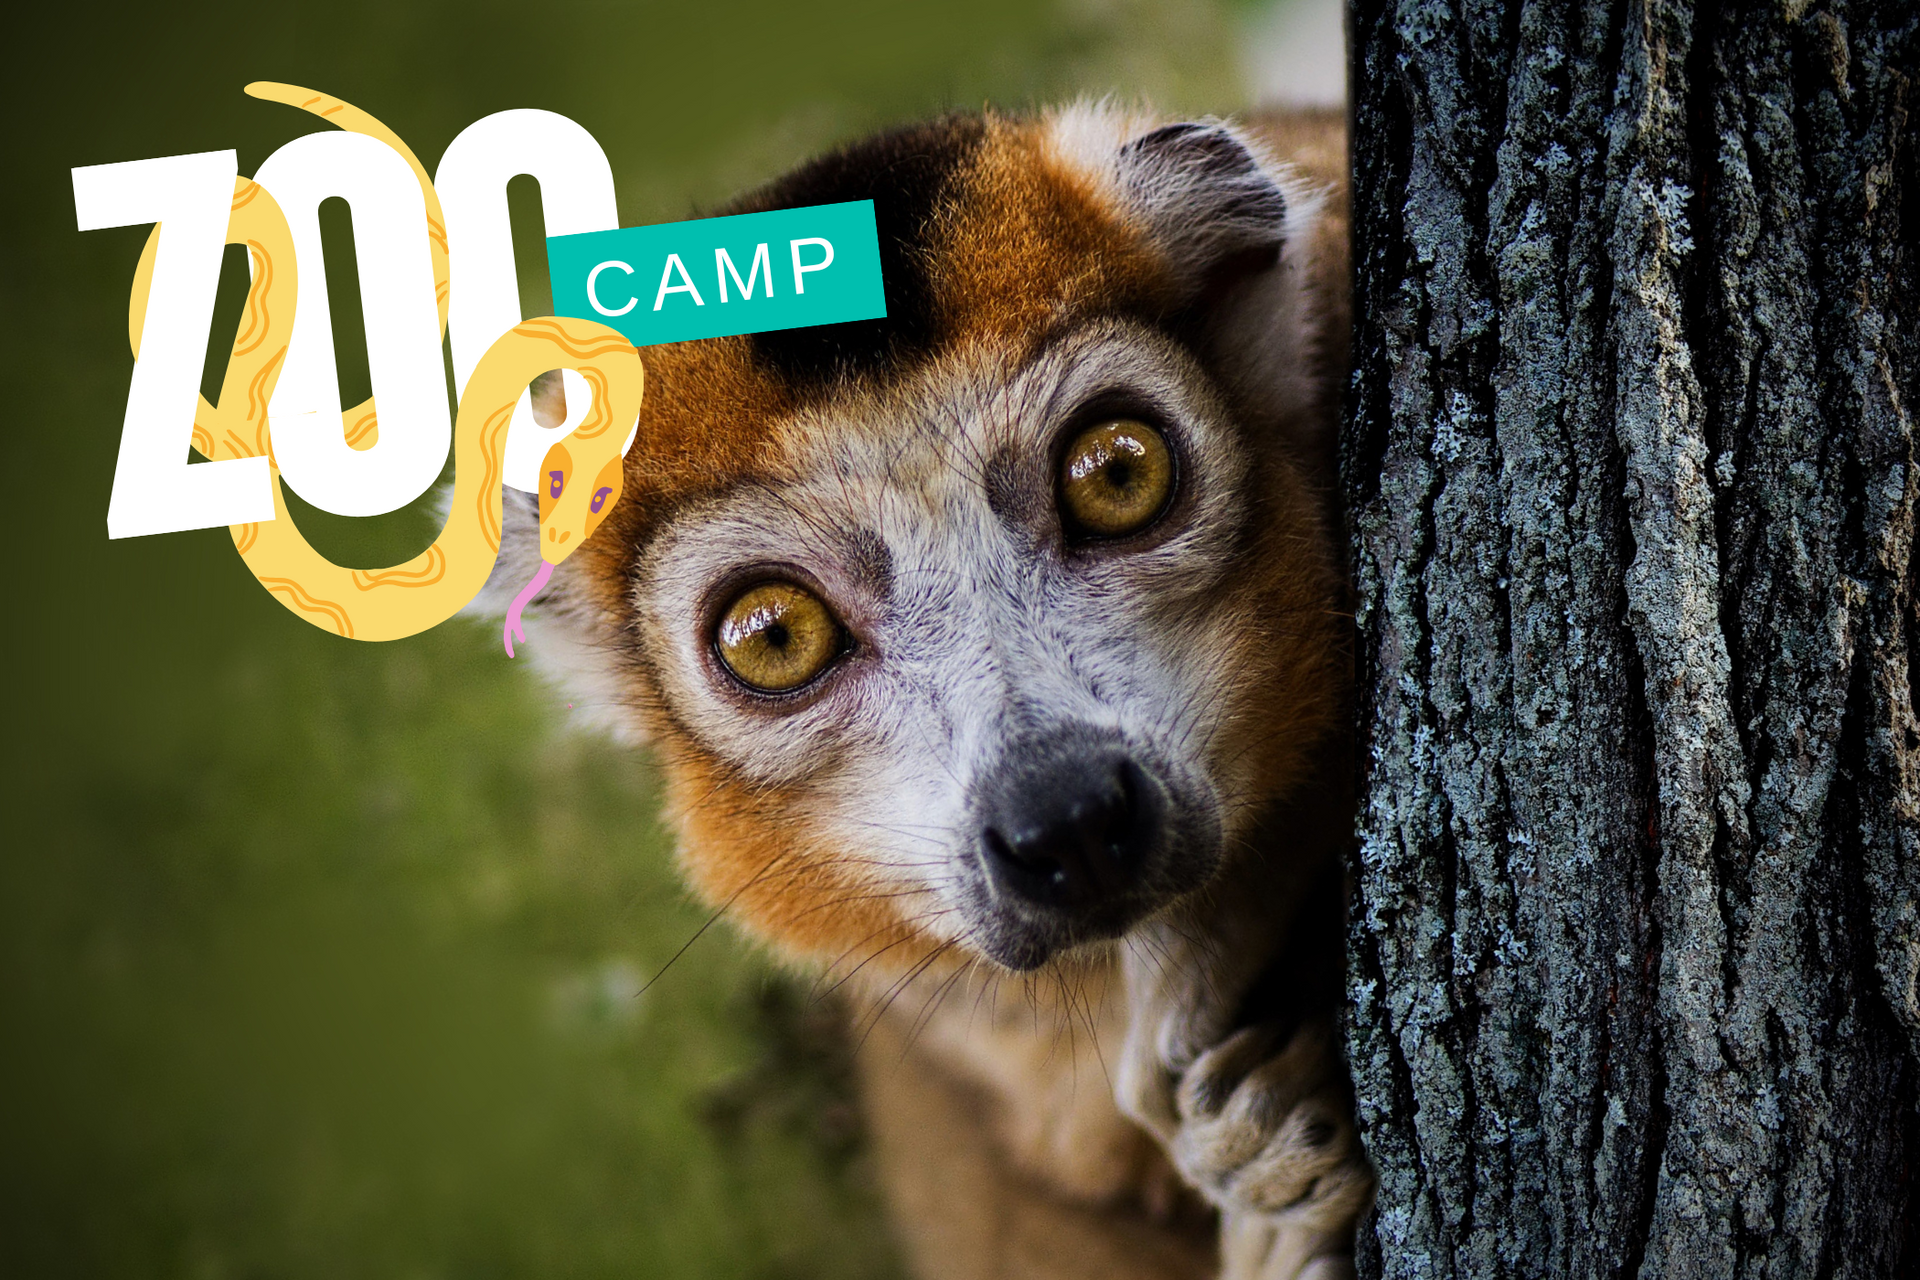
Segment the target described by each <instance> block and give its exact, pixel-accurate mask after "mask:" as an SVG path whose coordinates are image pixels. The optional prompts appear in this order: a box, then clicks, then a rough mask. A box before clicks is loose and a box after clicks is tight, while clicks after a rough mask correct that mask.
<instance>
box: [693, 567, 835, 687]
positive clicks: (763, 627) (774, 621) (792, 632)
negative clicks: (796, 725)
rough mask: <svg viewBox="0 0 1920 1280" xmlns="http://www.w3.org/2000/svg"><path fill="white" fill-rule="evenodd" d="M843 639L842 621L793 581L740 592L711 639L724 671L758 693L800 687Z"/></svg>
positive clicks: (821, 667)
mask: <svg viewBox="0 0 1920 1280" xmlns="http://www.w3.org/2000/svg"><path fill="white" fill-rule="evenodd" d="M841 640H842V632H841V629H840V624H839V622H838V621H837V620H836V619H835V618H834V616H833V614H832V613H831V612H830V611H829V610H828V609H827V606H826V605H825V604H823V603H822V602H821V600H820V597H818V596H816V595H814V594H813V593H812V592H811V591H808V590H806V589H805V588H803V587H797V586H795V585H794V584H793V583H791V582H763V583H760V584H759V585H758V586H753V587H749V588H747V589H746V590H745V591H743V592H741V593H740V595H739V596H737V597H736V598H735V599H734V601H733V603H732V604H730V605H728V606H727V607H726V610H725V612H723V613H722V614H721V615H720V624H719V627H718V628H717V629H716V631H715V633H714V637H713V643H714V647H715V649H717V650H718V651H719V654H720V661H722V662H724V663H725V664H726V666H727V670H729V671H731V672H732V673H733V674H734V675H735V676H736V677H737V678H738V679H739V680H740V681H741V683H743V684H745V685H747V686H748V687H749V688H752V689H756V690H758V691H759V692H761V693H786V692H788V691H790V690H793V689H798V688H799V687H800V686H801V685H803V684H805V683H807V681H809V680H811V679H813V678H814V677H815V676H817V675H819V674H820V673H821V672H822V671H825V670H826V669H827V666H828V664H829V663H831V662H832V661H833V660H834V658H836V657H838V656H839V654H840V652H841V649H842V644H841Z"/></svg>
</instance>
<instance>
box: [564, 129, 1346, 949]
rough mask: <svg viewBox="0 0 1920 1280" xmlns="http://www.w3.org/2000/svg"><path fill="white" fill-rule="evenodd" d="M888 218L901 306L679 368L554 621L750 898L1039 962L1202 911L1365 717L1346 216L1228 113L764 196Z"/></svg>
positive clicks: (1041, 137) (885, 229) (831, 167)
mask: <svg viewBox="0 0 1920 1280" xmlns="http://www.w3.org/2000/svg"><path fill="white" fill-rule="evenodd" d="M863 198H871V199H873V200H874V201H875V204H876V213H877V216H878V220H879V224H880V229H881V238H882V265H883V271H884V272H885V275H886V279H887V290H888V319H887V320H885V321H878V322H867V323H863V324H856V325H841V326H832V327H830V328H823V329H812V330H795V331H789V332H785V333H773V334H762V335H755V336H753V337H751V338H740V339H722V340H717V341H710V342H705V343H699V344H684V345H681V346H674V347H656V348H651V349H649V350H648V351H647V352H646V353H645V355H646V359H647V366H648V400H647V404H646V407H645V409H644V410H643V411H642V415H641V420H640V430H639V439H638V443H637V444H636V446H635V447H634V449H633V451H632V453H631V454H630V455H629V457H628V460H627V493H628V495H629V496H628V498H627V500H626V501H625V502H624V503H623V504H622V506H621V508H620V509H619V511H618V512H617V513H616V515H615V517H614V518H613V519H612V520H611V521H609V525H608V528H607V529H606V530H605V531H604V532H603V533H602V534H601V535H600V537H599V538H597V539H596V540H595V542H594V543H592V544H590V545H589V546H588V547H586V548H583V549H582V551H581V552H580V553H579V554H577V555H576V556H575V557H574V558H573V560H571V561H569V567H571V566H575V565H577V566H578V568H575V569H573V571H572V573H571V574H570V575H567V576H565V577H564V580H563V581H562V582H560V583H558V584H557V588H556V591H555V593H554V594H553V595H552V596H551V597H550V598H549V599H548V600H547V601H546V602H545V603H546V604H547V605H548V608H549V626H548V628H547V632H548V634H547V636H546V637H542V636H540V635H539V634H537V633H536V635H535V637H534V639H535V640H536V642H539V641H542V640H543V639H544V640H545V641H546V643H545V645H544V646H541V647H543V648H544V649H545V651H546V652H547V654H548V656H549V658H550V659H551V658H552V657H553V656H554V655H556V654H559V655H563V656H562V659H561V660H562V662H563V663H565V662H568V661H569V659H568V657H567V656H565V655H570V665H571V666H573V667H574V669H575V670H574V675H575V678H576V680H584V681H586V682H587V683H588V684H589V685H590V686H591V687H592V689H593V691H594V693H593V696H595V697H597V698H598V699H599V700H600V701H601V702H602V703H603V704H606V705H611V706H612V707H613V708H615V709H616V711H617V713H618V714H619V715H620V716H622V717H624V718H625V719H626V721H627V723H629V724H630V725H633V726H636V727H638V728H639V729H640V730H641V731H642V732H645V733H647V734H649V735H650V736H651V737H652V738H653V739H654V740H655V741H656V743H657V744H658V745H659V747H660V748H661V750H662V756H663V759H664V761H665V766H666V769H667V773H668V777H669V781H670V798H671V800H670V809H671V812H672V814H673V816H674V818H675V820H676V821H677V823H678V825H679V827H680V833H681V837H682V841H681V847H682V858H683V862H684V864H685V866H686V868H687V870H688V872H689V873H690V875H691V877H692V879H693V880H694V882H695V883H696V885H697V886H699V887H700V888H701V889H702V890H703V891H704V892H705V894H706V895H707V896H708V897H709V898H711V899H712V900H714V901H715V902H727V903H730V904H732V907H733V910H734V911H735V912H736V913H738V914H739V915H741V916H742V917H744V918H745V919H746V920H747V921H748V922H749V923H750V924H752V925H754V926H756V927H757V928H758V929H760V930H761V931H762V932H763V933H765V934H767V935H768V936H770V937H771V938H772V939H774V940H775V941H776V942H779V943H782V944H785V945H786V946H787V947H789V948H790V949H794V950H797V951H800V952H805V953H811V954H814V955H817V956H820V957H823V958H825V959H828V960H843V959H844V960H847V961H848V962H850V963H864V962H866V961H867V960H868V959H870V958H875V957H880V958H881V959H880V960H879V963H881V964H882V965H883V966H884V967H886V968H887V969H889V970H892V969H897V968H899V967H900V966H901V965H903V964H907V963H912V962H931V960H932V958H933V957H935V956H937V955H942V954H956V955H971V956H975V957H983V958H985V959H986V960H989V961H992V962H995V963H997V964H999V965H1002V966H1005V967H1007V968H1010V969H1015V970H1027V969H1032V968H1035V967H1037V966H1039V965H1041V964H1043V963H1045V962H1046V961H1048V960H1049V959H1050V958H1052V957H1053V956H1055V955H1057V954H1059V953H1061V952H1063V951H1066V950H1069V949H1071V948H1074V947H1077V946H1081V945H1083V944H1089V943H1095V942H1098V941H1101V940H1105V939H1112V938H1116V937H1120V936H1123V935H1124V934H1125V933H1126V931H1127V930H1128V929H1129V928H1130V927H1132V926H1133V925H1134V924H1136V923H1137V922H1139V921H1140V920H1142V919H1144V918H1147V917H1149V916H1151V915H1153V914H1154V913H1156V912H1158V911H1161V910H1163V909H1165V908H1167V907H1168V906H1169V905H1170V904H1172V903H1174V902H1176V901H1178V900H1180V899H1181V898H1183V897H1185V896H1187V895H1190V894H1193V893H1196V892H1199V891H1202V890H1204V888H1205V886H1206V885H1207V884H1208V882H1209V881H1210V879H1211V878H1212V877H1213V876H1214V874H1215V873H1216V871H1217V870H1218V869H1219V868H1220V866H1221V865H1222V863H1223V861H1225V860H1226V859H1228V858H1230V857H1232V856H1234V850H1235V848H1236V846H1237V843H1238V842H1240V841H1241V840H1242V839H1243V838H1244V836H1245V834H1246V832H1247V831H1248V829H1249V827H1250V825H1251V824H1252V823H1253V822H1255V821H1256V820H1257V819H1258V817H1259V815H1260V813H1261V811H1262V810H1263V809H1264V808H1266V807H1267V806H1268V805H1269V804H1270V802H1272V801H1273V800H1274V799H1275V798H1277V797H1279V796H1281V795H1283V794H1285V793H1286V792H1287V790H1288V789H1289V788H1290V787H1292V786H1293V785H1295V783H1296V782H1297V781H1298V780H1299V779H1300V778H1302V777H1303V776H1304V775H1306V774H1307V773H1308V772H1309V770H1310V767H1311V759H1310V757H1311V754H1312V752H1313V751H1314V749H1315V747H1316V745H1317V744H1318V742H1319V741H1320V740H1321V739H1322V737H1323V735H1324V733H1325V732H1326V730H1327V728H1328V726H1329V721H1330V719H1331V717H1332V716H1333V715H1334V714H1336V712H1335V708H1336V707H1337V706H1338V705H1339V697H1340V691H1341V681H1342V680H1343V679H1344V672H1343V671H1342V670H1341V669H1340V667H1341V659H1340V658H1339V656H1338V655H1339V653H1340V651H1341V645H1340V644H1339V641H1338V635H1339V630H1338V628H1339V622H1338V619H1337V617H1336V613H1337V609H1338V605H1339V587H1338V582H1339V578H1338V574H1337V572H1336V568H1335V565H1334V562H1333V556H1332V553H1331V543H1330V540H1329V538H1328V534H1327V531H1326V528H1325V522H1324V520H1323V518H1322V504H1321V501H1320V498H1319V496H1318V495H1317V494H1316V493H1315V492H1314V490H1313V489H1312V487H1311V484H1310V480H1309V478H1308V477H1307V476H1306V475H1305V474H1303V471H1302V467H1301V464H1300V455H1299V441H1300V439H1301V438H1302V437H1303V436H1304V435H1306V434H1310V433H1311V432H1312V431H1314V430H1316V429H1318V428H1319V426H1320V425H1321V424H1322V423H1323V421H1324V419H1325V416H1326V413H1327V409H1328V405H1327V400H1326V396H1325V395H1324V394H1323V389H1322V387H1321V378H1320V374H1319V367H1318V364H1317V352H1316V345H1315V344H1316V338H1317V335H1316V334H1315V332H1314V326H1313V321H1314V318H1315V306H1314V301H1313V299H1312V298H1311V297H1310V296H1308V294H1309V291H1308V290H1307V289H1306V287H1305V285H1304V282H1303V276H1302V273H1301V271H1300V269H1299V266H1298V255H1299V254H1300V252H1301V246H1302V244H1303V242H1304V239H1305V237H1307V236H1309V235H1310V234H1311V233H1312V227H1313V224H1312V208H1311V199H1310V195H1309V193H1306V192H1302V191H1299V190H1295V189H1291V188H1290V187H1288V186H1287V184H1286V180H1285V178H1284V177H1282V176H1280V175H1277V174H1276V173H1274V172H1273V171H1272V170H1271V169H1269V168H1268V167H1265V166H1263V165H1262V164H1261V163H1260V162H1259V161H1258V160H1257V159H1256V158H1255V157H1254V155H1253V154H1252V153H1251V152H1250V150H1249V149H1248V148H1247V146H1246V145H1245V144H1244V143H1243V142H1242V141H1241V140H1240V139H1239V137H1238V136H1237V135H1235V134H1234V133H1233V132H1231V131H1230V130H1228V129H1226V128H1224V127H1221V126H1217V125H1174V126H1166V127H1155V126H1154V125H1153V124H1152V123H1150V122H1144V121H1137V120H1132V119H1128V118H1124V117H1121V116H1118V115H1116V114H1113V113H1109V112H1103V111H1100V110H1093V109H1079V110H1074V111H1068V112H1064V113H1059V114H1056V115H1053V116H1049V117H1046V118H1043V119H1037V120H1026V121H1010V120H1005V119H1000V118H994V117H988V118H984V119H983V118H977V117H971V118H955V119H950V120H947V121H943V122H940V123H938V124H935V125H931V126H926V127H923V128H920V129H915V130H909V131H906V132H903V133H899V134H893V135H887V136H884V137H882V138H879V139H876V140H874V141H872V142H870V143H867V144H864V145H862V146H857V147H854V148H851V149H849V150H847V151H845V152H842V153H839V154H837V155H834V156H830V157H828V158H826V159H824V160H821V161H817V162H815V163H814V164H812V165H809V166H807V167H805V168H802V169H801V170H799V171H797V172H796V173H795V174H793V175H791V176H790V177H788V178H787V179H785V180H783V181H782V182H779V183H776V184H775V185H774V186H772V187H770V188H768V189H767V190H765V191H762V192H760V193H758V194H756V195H755V196H751V197H749V198H747V199H746V200H745V201H742V202H741V203H740V204H738V205H737V206H736V207H735V208H734V209H732V210H730V211H731V212H746V211H751V210H754V209H762V208H776V207H784V206H790V205H801V204H813V203H824V202H827V201H834V200H848V199H863ZM563 572H564V571H563Z"/></svg>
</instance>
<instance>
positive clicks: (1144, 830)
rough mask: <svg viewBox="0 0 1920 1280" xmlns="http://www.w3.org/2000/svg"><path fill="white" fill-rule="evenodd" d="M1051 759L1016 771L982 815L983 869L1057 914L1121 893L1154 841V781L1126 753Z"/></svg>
mask: <svg viewBox="0 0 1920 1280" xmlns="http://www.w3.org/2000/svg"><path fill="white" fill-rule="evenodd" d="M1050 763H1052V765H1053V767H1050V768H1043V769H1041V770H1037V771H1034V772H1022V773H1021V774H1019V775H1017V776H1016V777H1015V778H1014V779H1013V780H1012V785H1011V786H1008V787H1006V788H1004V790H1005V792H1006V793H1007V794H1005V795H1003V796H1002V797H1001V803H1000V804H999V805H998V806H997V809H998V811H997V812H995V813H991V814H989V815H988V817H987V823H986V829H985V830H984V831H983V832H982V834H981V846H982V848H983V849H984V850H985V852H986V856H987V863H988V873H989V874H990V875H992V877H993V878H994V881H995V882H996V883H997V884H998V885H1000V886H1001V887H1003V888H1005V889H1008V890H1010V891H1012V892H1013V893H1017V894H1019V895H1020V896H1021V897H1023V898H1025V899H1027V900H1028V901H1029V902H1033V903H1036V904H1038V905H1040V906H1045V907H1057V908H1059V909H1061V910H1063V911H1083V910H1087V909H1097V908H1099V907H1100V906H1101V905H1102V904H1104V903H1108V902H1111V901H1113V900H1115V899H1119V898H1124V897H1125V896H1127V894H1128V893H1130V892H1131V891H1132V890H1133V889H1134V887H1135V886H1136V885H1137V884H1138V882H1139V878H1140V871H1141V867H1142V865H1143V864H1144V862H1145V861H1146V856H1147V854H1148V853H1149V852H1150V851H1151V849H1152V847H1153V846H1154V844H1155V843H1157V835H1158V831H1157V826H1158V823H1157V816H1158V812H1157V811H1158V809H1159V805H1158V804H1156V803H1155V801H1156V798H1157V797H1156V796H1155V794H1154V788H1153V784H1152V783H1151V782H1150V781H1149V780H1148V778H1147V777H1146V775H1145V774H1144V773H1142V772H1141V770H1140V766H1139V765H1137V764H1135V763H1134V762H1133V761H1132V760H1129V759H1127V758H1126V757H1125V756H1121V757H1120V758H1119V759H1118V760H1115V759H1112V758H1110V757H1108V753H1101V757H1100V758H1095V759H1093V760H1087V761H1077V760H1062V761H1057V762H1050ZM1063 766H1064V767H1063Z"/></svg>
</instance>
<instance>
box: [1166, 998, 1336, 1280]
mask: <svg viewBox="0 0 1920 1280" xmlns="http://www.w3.org/2000/svg"><path fill="white" fill-rule="evenodd" d="M1172 1101H1173V1110H1174V1118H1175V1125H1174V1128H1173V1132H1172V1136H1171V1138H1170V1140H1169V1142H1168V1147H1169V1150H1170V1153H1171V1155H1172V1157H1173V1160H1174V1163H1175V1165H1176V1166H1177V1167H1178V1168H1179V1170H1180V1173H1181V1175H1182V1176H1183V1177H1185V1178H1186V1179H1187V1180H1188V1181H1189V1182H1191V1183H1192V1184H1193V1185H1194V1186H1195V1187H1197V1188H1199V1189H1200V1191H1201V1192H1202V1193H1203V1194H1204V1195H1206V1197H1207V1198H1208V1199H1210V1200H1212V1201H1213V1202H1214V1204H1216V1205H1218V1206H1219V1208H1220V1210H1221V1217H1222V1233H1221V1259H1222V1273H1221V1274H1222V1276H1223V1277H1225V1280H1305V1278H1307V1277H1313V1278H1314V1280H1333V1278H1334V1277H1338V1276H1344V1275H1350V1274H1351V1273H1352V1270H1351V1269H1352V1260H1351V1256H1350V1254H1351V1250H1352V1248H1353V1226H1354V1222H1355V1219H1356V1218H1357V1217H1358V1216H1359V1214H1360V1212H1361V1210H1362V1209H1364V1208H1365V1206H1366V1202H1367V1198H1368V1196H1369V1195H1370V1194H1371V1193H1372V1190H1373V1174H1372V1171H1371V1169H1370V1168H1369V1167H1368V1164H1367V1160H1366V1156H1365V1154H1364V1153H1363V1151H1362V1149H1361V1146H1360V1141H1359V1135H1358V1133H1357V1132H1356V1131H1355V1128H1354V1123H1353V1119H1352V1113H1351V1110H1350V1105H1349V1102H1348V1098H1347V1091H1346V1087H1345V1080H1344V1076H1343V1073H1342V1071H1341V1064H1340V1058H1339V1054H1338V1052H1337V1048H1336V1044H1335V1038H1334V1031H1333V1027H1332V1024H1331V1020H1330V1019H1328V1018H1318V1019H1314V1020H1311V1021H1309V1022H1307V1023H1305V1024H1303V1025H1301V1026H1300V1027H1299V1028H1298V1029H1297V1030H1295V1031H1293V1032H1292V1033H1291V1034H1290V1035H1285V1036H1284V1039H1283V1033H1282V1032H1281V1031H1280V1030H1279V1029H1278V1028H1276V1027H1273V1026H1270V1025H1268V1026H1253V1027H1248V1028H1245V1029H1243V1030H1240V1031H1236V1032H1234V1033H1233V1034H1231V1035H1229V1036H1228V1037H1227V1038H1226V1039H1224V1040H1222V1041H1221V1042H1220V1043H1219V1044H1217V1045H1215V1046H1214V1047H1213V1048H1211V1049H1208V1050H1207V1051H1206V1052H1204V1053H1202V1054H1200V1055H1199V1057H1197V1058H1196V1059H1194V1061H1193V1063H1192V1064H1191V1065H1190V1066H1189V1067H1188V1068H1187V1069H1186V1070H1185V1071H1184V1072H1183V1073H1182V1074H1181V1076H1180V1079H1179V1083H1178V1086H1177V1087H1176V1088H1175V1090H1174V1092H1173V1099H1172Z"/></svg>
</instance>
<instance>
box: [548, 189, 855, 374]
mask: <svg viewBox="0 0 1920 1280" xmlns="http://www.w3.org/2000/svg"><path fill="white" fill-rule="evenodd" d="M547 269H548V271H549V272H550V273H551V275H552V285H553V311H554V314H555V315H562V316H579V317H581V318H582V319H586V320H598V321H599V322H600V323H601V324H604V325H610V326H612V327H613V328H615V329H618V330H619V331H620V332H621V333H623V334H625V335H626V337H627V340H628V341H629V342H631V343H633V345H634V346H636V347H645V346H651V345H652V344H654V343H657V342H685V341H687V340H688V339H690V338H719V337H724V336H726V335H727V334H733V333H763V332H765V331H767V330H770V329H798V328H801V327H802V326H805V325H814V324H837V323H839V322H841V321H844V320H874V319H878V318H880V317H881V316H884V315H886V314H887V295H886V290H885V289H884V288H883V287H882V285H881V281H880V234H879V230H878V229H877V228H876V227H875V225H874V220H873V201H871V200H852V201H849V202H847V203H846V204H817V205H810V206H808V207H806V208H803V209H776V210H773V211H772V212H770V213H743V214H737V215H735V216H733V217H730V218H697V219H694V220H693V221H690V222H663V223H660V224H658V225H656V226H651V227H621V228H620V229H619V230H617V231H587V232H582V233H581V234H579V235H572V236H550V237H548V239H547Z"/></svg>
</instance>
